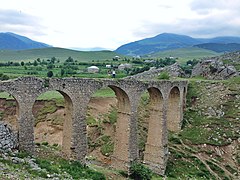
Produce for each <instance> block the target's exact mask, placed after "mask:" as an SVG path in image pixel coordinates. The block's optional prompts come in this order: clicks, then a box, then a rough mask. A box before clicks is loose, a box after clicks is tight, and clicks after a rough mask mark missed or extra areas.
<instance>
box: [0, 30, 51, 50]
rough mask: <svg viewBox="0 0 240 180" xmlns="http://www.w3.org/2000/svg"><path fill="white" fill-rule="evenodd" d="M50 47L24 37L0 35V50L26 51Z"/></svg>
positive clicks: (11, 34) (8, 33) (7, 34)
mask: <svg viewBox="0 0 240 180" xmlns="http://www.w3.org/2000/svg"><path fill="white" fill-rule="evenodd" d="M46 47H51V46H50V45H47V44H44V43H41V42H37V41H33V40H31V39H29V38H27V37H25V36H20V35H18V34H14V33H10V32H7V33H0V49H4V50H26V49H37V48H46Z"/></svg>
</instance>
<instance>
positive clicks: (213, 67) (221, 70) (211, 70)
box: [192, 56, 239, 79]
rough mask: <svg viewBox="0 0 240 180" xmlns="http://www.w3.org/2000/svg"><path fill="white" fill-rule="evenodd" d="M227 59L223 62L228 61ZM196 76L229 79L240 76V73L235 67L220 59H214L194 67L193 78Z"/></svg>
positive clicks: (203, 61) (206, 60)
mask: <svg viewBox="0 0 240 180" xmlns="http://www.w3.org/2000/svg"><path fill="white" fill-rule="evenodd" d="M223 57H225V56H223ZM226 59H227V57H226ZM226 59H225V58H224V59H223V60H225V61H226ZM195 76H203V77H205V78H207V79H228V78H231V77H236V76H239V72H238V71H237V70H236V68H235V67H234V66H233V65H228V64H224V63H223V61H222V59H221V58H220V57H212V58H209V59H202V60H201V61H200V62H199V63H198V64H197V65H195V66H194V68H193V70H192V77H195Z"/></svg>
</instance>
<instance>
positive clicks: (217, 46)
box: [194, 43, 240, 53]
mask: <svg viewBox="0 0 240 180" xmlns="http://www.w3.org/2000/svg"><path fill="white" fill-rule="evenodd" d="M194 47H198V48H203V49H207V50H211V51H215V52H219V53H221V52H233V51H238V50H240V44H238V43H229V44H222V43H204V44H198V45H194Z"/></svg>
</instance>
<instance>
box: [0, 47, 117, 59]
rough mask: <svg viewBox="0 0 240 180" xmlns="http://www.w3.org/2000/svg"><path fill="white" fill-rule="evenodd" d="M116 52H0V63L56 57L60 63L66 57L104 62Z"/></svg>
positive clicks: (53, 49) (51, 49) (56, 50)
mask: <svg viewBox="0 0 240 180" xmlns="http://www.w3.org/2000/svg"><path fill="white" fill-rule="evenodd" d="M117 55H118V54H117V53H116V52H112V51H76V50H70V49H64V48H55V47H51V48H43V49H30V50H20V51H7V50H0V61H29V60H36V59H37V58H40V59H50V58H52V57H56V58H57V59H60V60H61V61H64V60H66V59H67V58H68V57H70V56H71V57H72V58H73V59H76V60H78V61H84V62H87V61H92V60H95V61H97V60H100V61H101V60H106V59H112V58H113V57H114V56H117Z"/></svg>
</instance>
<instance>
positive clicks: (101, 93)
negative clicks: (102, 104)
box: [93, 88, 116, 97]
mask: <svg viewBox="0 0 240 180" xmlns="http://www.w3.org/2000/svg"><path fill="white" fill-rule="evenodd" d="M93 97H116V95H115V93H114V91H113V90H112V89H111V88H102V89H100V90H98V91H97V92H95V93H94V94H93Z"/></svg>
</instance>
